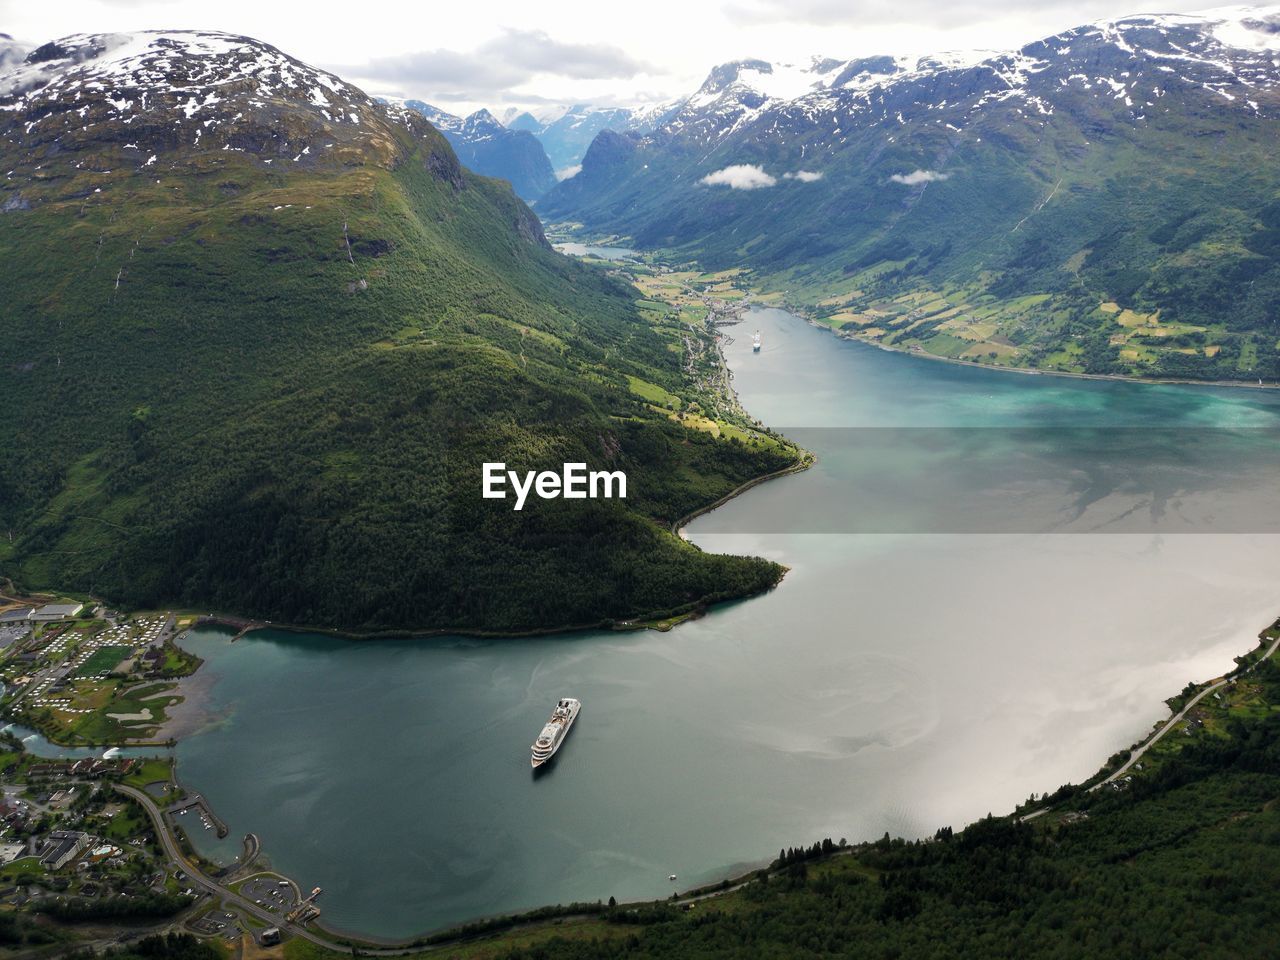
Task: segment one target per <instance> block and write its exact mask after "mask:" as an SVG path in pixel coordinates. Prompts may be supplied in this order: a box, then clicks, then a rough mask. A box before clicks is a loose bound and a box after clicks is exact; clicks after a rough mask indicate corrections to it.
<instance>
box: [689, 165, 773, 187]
mask: <svg viewBox="0 0 1280 960" xmlns="http://www.w3.org/2000/svg"><path fill="white" fill-rule="evenodd" d="M702 182H703V183H705V184H706V185H707V186H710V187H719V186H723V187H732V188H733V189H734V190H757V189H759V188H760V187H772V186H773V185H774V184H775V183H777V182H778V181H777V179H776V178H774V177H771V176H769V174H767V173H765V172H764V168H763V167H760V166H758V165H757V164H754V163H735V164H734V165H733V166H731V167H725V168H724V169H723V170H717V171H716V172H715V173H708V174H707V175H706V176H705V177H703V178H702Z"/></svg>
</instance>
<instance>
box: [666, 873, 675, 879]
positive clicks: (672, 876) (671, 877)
mask: <svg viewBox="0 0 1280 960" xmlns="http://www.w3.org/2000/svg"><path fill="white" fill-rule="evenodd" d="M675 878H676V875H675V874H674V873H673V874H672V875H671V876H669V877H667V879H668V880H675Z"/></svg>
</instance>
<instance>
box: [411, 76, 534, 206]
mask: <svg viewBox="0 0 1280 960" xmlns="http://www.w3.org/2000/svg"><path fill="white" fill-rule="evenodd" d="M404 106H405V107H407V108H409V109H411V110H416V111H417V112H418V113H420V114H422V116H424V117H426V118H427V119H428V120H429V121H431V124H432V125H433V126H434V127H435V128H436V129H437V130H439V131H440V132H441V133H443V134H444V136H445V139H447V140H448V141H449V143H450V144H452V145H453V149H454V150H455V151H456V152H457V154H458V159H460V160H461V161H462V163H463V164H464V165H465V166H467V167H470V168H471V169H472V170H474V171H476V173H482V174H484V175H485V176H487V177H500V178H501V179H503V180H508V181H510V183H511V186H512V188H513V189H514V190H515V192H516V193H517V194H518V195H519V196H521V197H523V198H524V199H525V200H535V199H537V198H538V197H540V196H542V195H543V194H544V193H546V192H547V191H548V190H549V189H551V187H553V186H554V185H555V182H556V177H555V171H554V170H553V169H552V167H551V161H550V160H548V159H547V154H546V152H545V151H544V150H543V148H542V145H541V144H540V143H539V142H538V139H537V138H536V137H535V136H534V135H533V134H532V133H529V132H528V131H526V130H510V129H508V128H507V127H505V126H503V125H502V124H501V123H499V122H498V119H497V118H496V117H495V116H494V115H493V114H492V113H490V112H489V111H488V110H477V111H476V112H475V113H472V114H470V115H469V116H466V117H459V116H455V115H454V114H451V113H447V112H445V111H444V110H441V109H440V108H439V107H433V106H432V105H431V104H429V103H424V102H423V101H421V100H406V101H404Z"/></svg>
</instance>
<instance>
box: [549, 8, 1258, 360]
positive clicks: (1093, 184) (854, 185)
mask: <svg viewBox="0 0 1280 960" xmlns="http://www.w3.org/2000/svg"><path fill="white" fill-rule="evenodd" d="M1278 24H1280V9H1277V8H1275V7H1271V8H1255V9H1251V10H1247V11H1246V10H1243V8H1241V9H1236V10H1231V11H1222V12H1210V13H1207V14H1205V15H1203V16H1139V17H1131V18H1127V19H1123V20H1118V21H1110V22H1103V23H1096V24H1090V25H1087V26H1082V27H1079V28H1077V29H1073V30H1069V31H1066V32H1064V33H1062V34H1059V35H1057V36H1053V37H1049V38H1046V39H1044V40H1040V41H1037V42H1035V43H1031V44H1029V45H1027V46H1026V47H1023V48H1022V49H1021V50H1018V51H1016V52H1014V53H1010V54H1007V55H1002V56H997V57H992V58H990V59H986V60H981V61H980V62H976V63H966V62H963V61H946V60H940V59H925V60H922V61H919V62H907V61H903V60H895V59H893V58H889V57H881V58H867V59H865V60H860V61H850V62H849V63H847V64H844V65H842V64H839V63H836V62H827V61H822V62H818V63H815V65H814V67H813V69H812V70H811V71H810V72H809V73H810V77H809V78H808V81H807V82H811V89H809V90H808V92H806V93H804V94H803V95H802V96H799V97H797V98H793V99H787V98H785V97H779V96H768V95H766V94H767V90H768V88H769V84H770V82H773V79H772V78H773V75H774V74H776V72H777V71H776V69H774V68H773V67H772V66H771V65H769V64H766V63H758V62H755V61H745V62H743V63H738V64H728V65H725V67H722V68H719V70H718V72H717V73H713V75H712V77H711V78H709V79H708V82H707V85H706V86H704V88H703V90H702V91H700V92H699V94H698V95H696V96H695V97H693V98H691V99H690V100H689V101H687V102H686V103H685V105H684V106H683V107H682V108H681V109H680V110H679V111H678V112H677V113H676V114H675V115H674V117H671V118H668V119H667V121H666V122H665V123H664V125H662V126H661V127H659V128H658V129H657V130H655V131H653V132H651V133H646V134H640V133H615V132H607V133H603V134H601V135H600V136H599V137H598V138H597V139H596V141H595V142H594V143H593V144H592V147H591V149H590V150H589V151H588V153H587V155H586V157H585V158H584V160H583V164H582V171H581V173H579V174H578V175H577V176H576V177H574V178H572V179H569V180H565V181H563V182H562V183H560V184H559V185H558V186H557V187H556V188H555V189H554V190H553V191H551V192H550V193H549V194H548V195H547V196H545V197H544V198H542V199H541V200H540V201H539V203H538V210H539V213H540V215H542V216H543V218H544V219H546V220H548V221H552V222H555V221H563V222H567V223H575V224H580V225H583V226H585V227H586V228H587V230H589V231H596V232H599V233H608V234H620V235H624V236H629V237H631V238H633V240H634V242H635V243H636V244H637V245H639V246H641V247H647V248H658V249H663V250H666V251H669V252H671V253H673V254H674V255H675V256H676V257H679V258H688V259H694V260H697V261H698V262H699V263H700V264H701V265H703V266H704V267H706V268H709V269H722V268H725V267H730V266H743V267H746V268H749V269H750V270H751V271H753V274H754V276H752V278H751V283H752V284H753V285H755V286H757V287H761V288H765V289H770V290H776V291H785V293H786V298H787V300H788V302H790V303H792V304H793V305H796V306H798V307H801V308H803V309H804V310H805V311H806V312H808V313H809V314H810V315H811V316H813V317H814V318H815V319H819V320H821V321H823V322H825V323H827V324H829V325H830V326H831V327H832V328H834V329H836V330H838V331H840V332H842V333H846V334H849V335H856V336H860V337H863V338H866V339H869V340H873V341H876V342H879V343H883V344H886V345H892V346H896V347H899V348H906V349H914V350H920V351H925V352H928V353H932V354H935V355H938V356H944V357H951V358H959V359H965V360H971V361H976V362H983V363H996V364H1004V365H1017V366H1032V367H1042V368H1046V369H1058V370H1071V371H1077V372H1089V373H1104V374H1105V373H1122V374H1133V375H1140V376H1176V377H1192V378H1224V379H1257V378H1267V379H1276V378H1277V377H1280V351H1278V349H1277V346H1278V342H1280V244H1278V243H1277V237H1278V236H1280V233H1278V232H1277V231H1280V166H1277V164H1276V162H1275V158H1276V156H1277V155H1278V154H1280V67H1278V66H1277V63H1278V61H1277V59H1276V56H1277V50H1278V49H1280V42H1278V41H1277V39H1276V38H1277V36H1280V33H1278V30H1280V26H1278ZM713 81H715V82H713ZM761 90H764V91H766V92H761ZM792 96H793V97H794V94H793V95H792Z"/></svg>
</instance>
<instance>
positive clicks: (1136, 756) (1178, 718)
mask: <svg viewBox="0 0 1280 960" xmlns="http://www.w3.org/2000/svg"><path fill="white" fill-rule="evenodd" d="M1277 647H1280V637H1276V639H1275V641H1274V642H1273V643H1272V644H1271V646H1270V647H1268V648H1267V652H1266V653H1264V654H1263V655H1262V656H1261V657H1259V658H1258V659H1257V660H1256V661H1254V662H1253V663H1252V664H1250V665H1249V666H1248V667H1247V668H1245V670H1244V671H1243V672H1242V673H1241V674H1240V675H1241V676H1244V674H1246V673H1251V672H1252V671H1253V668H1254V667H1256V666H1257V665H1258V664H1259V663H1262V661H1264V660H1269V659H1270V658H1271V655H1272V654H1273V653H1275V652H1276V648H1277ZM1229 682H1230V678H1228V677H1220V678H1218V679H1217V680H1215V681H1214V682H1213V683H1211V684H1210V685H1209V686H1207V687H1205V688H1204V689H1203V690H1201V691H1200V692H1199V693H1197V694H1196V695H1195V696H1194V697H1192V698H1191V699H1190V700H1188V701H1187V705H1186V706H1185V707H1183V708H1182V709H1181V710H1179V711H1178V713H1177V714H1176V715H1174V716H1173V717H1172V718H1171V719H1170V720H1169V721H1167V722H1166V723H1165V725H1164V726H1163V727H1161V728H1160V729H1159V730H1157V731H1156V733H1155V735H1154V736H1153V737H1151V739H1149V740H1148V741H1147V742H1146V743H1144V744H1143V745H1142V746H1140V747H1138V749H1137V750H1134V751H1133V753H1132V754H1131V755H1130V756H1129V759H1128V760H1126V761H1125V762H1124V765H1123V766H1122V767H1120V769H1119V770H1117V771H1116V772H1115V773H1113V774H1111V776H1109V777H1107V779H1105V780H1103V781H1102V783H1100V784H1098V786H1097V787H1094V789H1095V790H1097V789H1098V787H1102V786H1105V785H1106V784H1108V783H1111V782H1112V781H1113V780H1117V779H1119V778H1120V777H1122V776H1124V775H1125V774H1126V773H1127V772H1128V771H1129V768H1130V767H1132V766H1133V765H1134V764H1135V763H1137V762H1138V761H1139V760H1141V759H1142V755H1143V754H1144V753H1146V752H1147V751H1148V750H1150V749H1151V748H1152V747H1153V746H1154V745H1155V743H1156V741H1158V740H1159V739H1160V738H1161V737H1163V736H1164V735H1165V734H1166V733H1168V732H1169V731H1170V730H1172V729H1173V728H1174V727H1176V726H1177V725H1178V724H1179V723H1181V722H1182V720H1183V718H1185V717H1186V715H1187V714H1188V713H1189V712H1190V711H1191V708H1192V707H1194V706H1195V705H1196V704H1197V703H1199V702H1200V701H1201V700H1203V699H1204V698H1205V697H1207V696H1208V695H1209V694H1211V693H1213V691H1215V690H1217V689H1218V688H1219V687H1221V686H1223V685H1225V684H1227V683H1229ZM1024 819H1030V818H1029V817H1028V818H1024Z"/></svg>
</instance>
